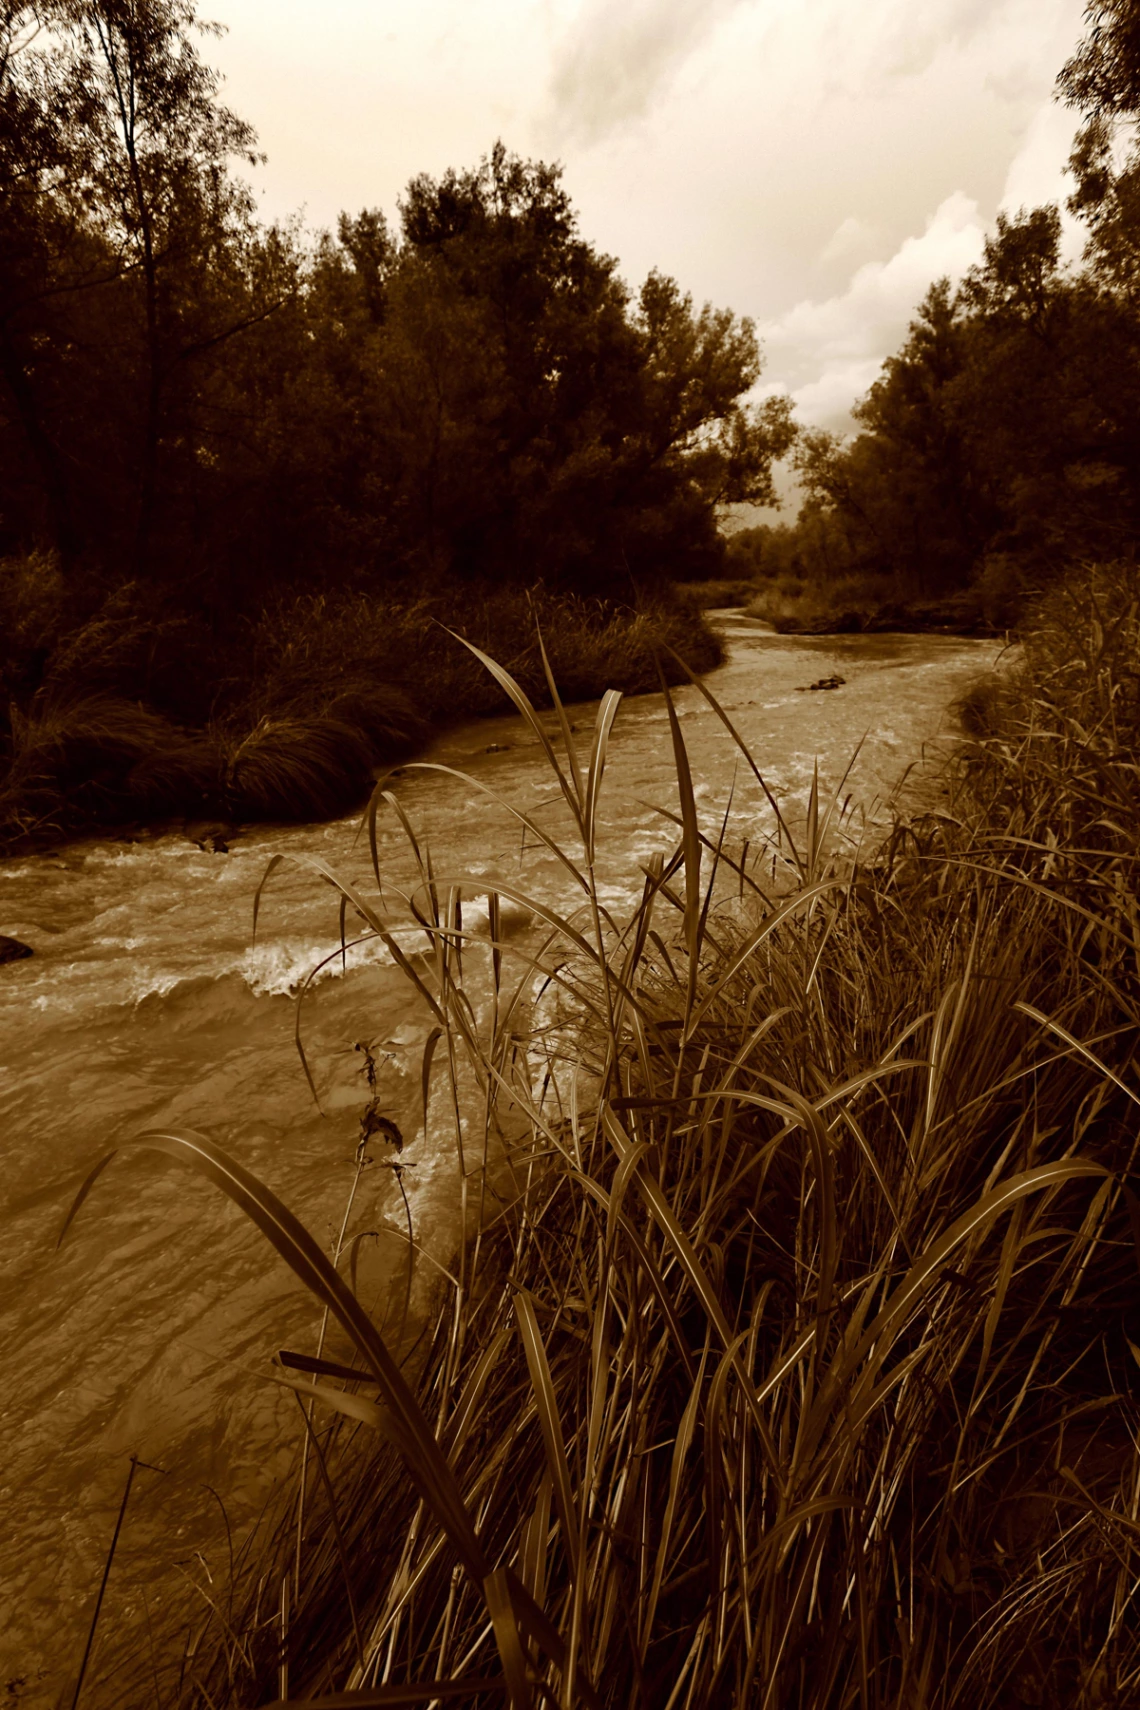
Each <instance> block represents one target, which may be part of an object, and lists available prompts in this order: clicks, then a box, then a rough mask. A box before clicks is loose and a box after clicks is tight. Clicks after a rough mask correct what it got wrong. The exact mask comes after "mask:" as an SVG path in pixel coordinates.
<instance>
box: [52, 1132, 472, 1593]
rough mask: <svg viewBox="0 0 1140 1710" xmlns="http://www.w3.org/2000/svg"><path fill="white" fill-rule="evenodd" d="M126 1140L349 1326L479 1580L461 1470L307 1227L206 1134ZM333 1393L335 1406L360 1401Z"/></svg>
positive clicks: (421, 1477)
mask: <svg viewBox="0 0 1140 1710" xmlns="http://www.w3.org/2000/svg"><path fill="white" fill-rule="evenodd" d="M128 1144H129V1145H132V1146H141V1147H145V1148H147V1149H148V1150H152V1151H157V1152H161V1153H164V1154H165V1155H166V1156H167V1157H169V1158H172V1159H174V1160H175V1161H176V1162H178V1163H182V1164H186V1165H188V1166H189V1167H190V1168H191V1169H193V1170H195V1171H196V1172H197V1173H198V1174H199V1175H202V1176H204V1177H205V1178H206V1179H207V1180H208V1181H211V1182H213V1184H214V1185H215V1186H216V1187H218V1188H220V1189H221V1191H222V1192H223V1193H224V1194H225V1195H226V1196H227V1198H229V1199H230V1200H232V1201H233V1203H234V1204H235V1205H237V1206H238V1207H239V1209H240V1210H241V1211H243V1212H244V1213H245V1215H246V1216H247V1217H248V1218H249V1219H250V1221H251V1222H252V1223H254V1224H256V1226H257V1227H258V1228H259V1229H260V1230H261V1232H262V1234H263V1235H264V1236H265V1238H266V1239H267V1240H268V1241H269V1243H270V1245H271V1246H273V1247H274V1248H275V1249H276V1251H277V1252H278V1253H279V1254H280V1255H281V1257H282V1258H283V1259H284V1260H285V1262H286V1264H287V1265H288V1266H289V1268H290V1269H291V1270H292V1271H293V1273H294V1275H296V1276H297V1277H299V1278H300V1280H301V1281H302V1282H303V1283H304V1284H305V1286H306V1288H308V1290H309V1291H310V1293H311V1294H312V1295H313V1296H314V1297H315V1298H316V1299H317V1300H318V1301H319V1302H320V1303H321V1304H322V1305H323V1306H326V1307H327V1308H328V1309H329V1311H330V1312H331V1313H332V1314H333V1316H334V1317H335V1318H336V1319H337V1321H338V1322H339V1323H340V1324H341V1326H342V1327H343V1329H344V1330H345V1331H347V1333H348V1335H349V1336H350V1337H351V1339H352V1341H353V1342H354V1343H355V1344H356V1347H357V1348H358V1349H359V1351H360V1353H361V1354H362V1355H363V1356H364V1358H365V1360H366V1361H367V1362H368V1364H369V1365H370V1366H371V1368H372V1370H373V1372H374V1373H375V1376H376V1379H377V1381H378V1387H379V1388H380V1390H381V1392H382V1393H383V1395H384V1397H385V1399H386V1401H387V1403H388V1406H389V1408H390V1410H391V1427H390V1430H389V1435H391V1436H392V1437H393V1438H394V1440H395V1442H396V1444H397V1447H398V1448H399V1451H400V1454H401V1455H402V1457H403V1459H404V1462H405V1464H406V1466H407V1468H408V1472H409V1474H410V1475H411V1477H412V1480H413V1482H414V1483H415V1485H416V1487H417V1489H418V1490H419V1492H420V1495H421V1496H422V1497H423V1498H424V1501H425V1502H426V1503H427V1505H428V1507H429V1509H430V1510H431V1511H432V1512H433V1513H434V1514H435V1516H436V1518H437V1519H438V1520H439V1522H440V1524H441V1525H442V1526H443V1527H444V1529H445V1530H446V1532H447V1534H448V1536H449V1537H450V1539H451V1541H452V1544H453V1546H454V1547H455V1549H456V1550H457V1551H458V1553H459V1555H460V1557H461V1559H462V1561H463V1563H464V1565H465V1566H466V1568H467V1570H468V1572H469V1573H470V1574H471V1576H472V1578H473V1579H474V1580H475V1582H476V1584H478V1585H480V1586H481V1585H482V1583H483V1580H484V1579H485V1578H486V1575H487V1572H488V1565H487V1562H486V1558H485V1556H484V1554H483V1551H482V1547H481V1545H480V1543H479V1540H478V1537H477V1535H476V1531H475V1527H474V1524H473V1522H472V1520H471V1516H470V1515H469V1513H468V1512H467V1508H466V1505H465V1503H464V1501H463V1497H462V1494H461V1492H460V1489H459V1486H458V1483H457V1482H456V1479H455V1475H454V1473H453V1472H452V1470H451V1467H450V1466H449V1465H448V1463H447V1461H446V1459H445V1457H444V1455H443V1452H442V1450H441V1449H440V1446H439V1444H438V1442H437V1441H436V1439H435V1436H434V1434H433V1432H432V1430H431V1428H430V1426H429V1425H428V1422H427V1420H426V1419H425V1417H424V1415H423V1412H422V1410H421V1408H420V1406H419V1403H418V1402H417V1401H416V1399H415V1396H414V1395H413V1394H412V1391H411V1389H410V1388H409V1387H408V1383H407V1379H406V1378H405V1377H404V1375H403V1373H402V1372H401V1370H400V1368H399V1366H398V1365H397V1364H396V1361H395V1360H394V1359H393V1357H392V1355H391V1353H390V1352H389V1350H388V1347H387V1345H386V1343H385V1342H384V1339H383V1337H382V1336H381V1335H380V1332H379V1331H378V1330H377V1329H376V1327H375V1325H374V1324H373V1323H372V1321H371V1319H370V1318H369V1317H368V1315H367V1314H366V1313H365V1311H364V1309H363V1308H362V1307H361V1305H360V1302H359V1301H358V1300H357V1299H356V1296H355V1295H354V1294H353V1293H352V1291H351V1290H350V1289H349V1287H348V1285H347V1283H345V1281H344V1279H343V1278H342V1277H341V1276H340V1275H339V1274H338V1273H337V1271H336V1270H335V1268H334V1267H333V1265H332V1264H331V1262H330V1261H329V1259H328V1258H327V1257H326V1255H325V1254H324V1252H323V1251H322V1250H321V1248H320V1247H319V1246H318V1245H317V1243H316V1241H314V1239H313V1237H312V1236H311V1235H310V1233H309V1231H308V1230H307V1229H306V1228H305V1227H304V1225H303V1224H302V1223H301V1222H299V1220H298V1219H297V1218H296V1217H294V1215H293V1213H292V1212H291V1211H290V1210H289V1209H288V1207H287V1206H285V1205H283V1204H282V1202H281V1201H280V1200H279V1199H278V1198H277V1196H276V1194H274V1193H273V1192H272V1191H271V1189H269V1188H268V1187H266V1186H265V1184H264V1183H263V1182H261V1181H259V1180H258V1178H257V1177H256V1176H254V1175H253V1174H252V1173H251V1172H250V1171H249V1170H247V1169H246V1168H245V1167H244V1166H243V1165H242V1164H239V1163H238V1162H237V1160H236V1159H235V1158H232V1157H231V1156H230V1155H229V1154H228V1153H227V1152H225V1151H224V1150H223V1149H222V1147H220V1146H218V1145H216V1144H215V1142H214V1141H212V1140H210V1139H208V1138H207V1137H206V1136H205V1135H204V1134H198V1133H195V1132H194V1131H193V1130H189V1129H187V1130H173V1129H172V1130H154V1131H151V1132H148V1133H145V1134H139V1135H136V1136H135V1137H134V1139H133V1140H132V1141H130V1142H128ZM109 1162H110V1158H109V1157H108V1158H104V1159H103V1160H101V1162H100V1164H99V1165H98V1166H97V1167H96V1169H95V1170H94V1171H92V1172H91V1174H90V1175H89V1176H88V1178H87V1180H86V1181H85V1182H84V1184H83V1187H82V1188H81V1189H80V1192H79V1195H78V1196H77V1198H76V1201H75V1203H73V1205H72V1209H71V1212H70V1213H69V1215H68V1218H67V1220H66V1222H65V1224H64V1230H65V1231H66V1229H67V1227H68V1225H69V1224H70V1222H71V1220H72V1217H73V1216H74V1214H75V1212H76V1210H77V1209H78V1206H79V1204H81V1203H82V1200H83V1198H85V1197H86V1193H87V1192H89V1191H90V1186H91V1184H92V1183H93V1181H94V1180H95V1178H96V1176H97V1175H98V1174H99V1173H100V1171H101V1170H102V1169H103V1168H104V1167H105V1166H106V1164H107V1163H109ZM279 1381H284V1380H279ZM335 1393H336V1395H337V1401H336V1402H335V1403H332V1404H333V1405H340V1404H342V1403H345V1402H349V1401H352V1402H355V1401H359V1400H361V1398H360V1397H355V1396H345V1395H343V1393H342V1392H339V1391H337V1392H335ZM365 1405H371V1404H370V1403H366V1404H365Z"/></svg>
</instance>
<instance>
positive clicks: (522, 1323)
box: [515, 1289, 579, 1578]
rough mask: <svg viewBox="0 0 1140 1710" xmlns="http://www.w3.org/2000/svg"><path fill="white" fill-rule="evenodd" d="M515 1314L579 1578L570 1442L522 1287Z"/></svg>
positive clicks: (574, 1571)
mask: <svg viewBox="0 0 1140 1710" xmlns="http://www.w3.org/2000/svg"><path fill="white" fill-rule="evenodd" d="M515 1317H516V1319H517V1321H518V1327H519V1335H520V1337H521V1338H522V1345H523V1352H524V1353H525V1354H526V1364H527V1370H528V1372H529V1373H530V1383H531V1388H532V1389H533V1391H534V1399H535V1404H536V1406H537V1408H538V1423H539V1427H540V1429H541V1431H542V1441H543V1446H544V1447H545V1449H546V1464H547V1466H548V1467H549V1469H550V1476H551V1479H552V1480H553V1484H554V1501H555V1504H556V1505H557V1508H558V1518H559V1519H560V1520H561V1522H562V1536H563V1538H564V1539H565V1541H566V1555H567V1558H568V1560H569V1564H570V1572H571V1574H572V1575H573V1576H574V1577H575V1578H577V1576H578V1571H579V1561H578V1555H579V1546H578V1518H577V1515H576V1514H575V1512H574V1493H573V1490H572V1489H571V1484H570V1467H569V1464H568V1462H567V1460H566V1443H565V1439H564V1437H563V1435H562V1420H561V1419H560V1417H559V1414H558V1397H557V1395H556V1393H555V1389H554V1380H553V1379H552V1377H551V1375H550V1365H549V1362H548V1361H547V1358H546V1349H545V1347H544V1346H543V1341H542V1334H541V1332H540V1330H539V1328H538V1315H537V1313H536V1312H535V1310H534V1300H533V1297H532V1296H531V1295H530V1294H529V1293H528V1292H527V1290H526V1289H519V1290H518V1291H517V1292H516V1294H515Z"/></svg>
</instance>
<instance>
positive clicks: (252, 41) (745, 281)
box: [203, 0, 1083, 426]
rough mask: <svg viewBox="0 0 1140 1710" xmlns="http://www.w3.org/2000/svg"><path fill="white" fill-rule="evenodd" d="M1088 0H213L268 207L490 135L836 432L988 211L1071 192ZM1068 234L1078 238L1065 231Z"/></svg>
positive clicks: (404, 168)
mask: <svg viewBox="0 0 1140 1710" xmlns="http://www.w3.org/2000/svg"><path fill="white" fill-rule="evenodd" d="M1082 12H1083V0H415V3H412V0H204V5H203V13H204V15H206V16H215V17H217V18H218V19H219V20H220V21H221V22H222V23H224V24H226V25H228V27H229V33H228V35H227V36H226V37H225V38H224V39H223V40H222V41H221V42H208V43H207V44H206V46H205V51H206V53H207V55H208V57H209V58H210V59H211V60H212V61H213V62H214V63H215V64H217V65H218V66H219V67H220V68H221V69H222V70H223V72H224V73H225V76H226V85H225V91H224V94H225V99H226V100H227V102H228V104H229V105H230V106H232V107H233V108H235V109H236V111H237V112H238V113H240V114H241V116H242V117H243V118H246V119H248V120H249V121H250V122H251V123H252V124H254V125H255V126H256V127H257V130H258V132H259V134H260V137H261V145H262V147H263V148H264V149H265V151H266V152H267V154H268V156H269V161H268V165H267V166H266V167H265V168H264V169H263V170H260V171H259V172H258V173H257V174H256V175H255V179H256V184H257V188H258V190H259V192H260V194H261V206H262V211H263V213H264V214H265V216H266V217H267V218H273V217H277V216H281V215H287V214H290V213H294V212H296V211H298V210H303V212H304V217H305V219H306V221H307V222H308V223H309V224H310V225H331V224H332V223H333V222H334V221H335V218H336V215H337V213H338V211H339V210H340V209H341V208H348V209H350V210H352V211H356V210H357V209H359V208H361V207H365V206H380V207H383V208H384V209H385V210H387V211H388V212H389V213H390V214H392V213H394V211H395V204H396V199H397V197H398V195H399V193H400V191H401V189H402V188H403V186H404V185H405V184H406V182H407V180H408V179H409V178H410V177H411V176H412V175H413V174H414V173H417V172H424V171H426V172H429V173H431V174H433V175H438V174H439V173H440V172H442V171H444V170H445V169H446V168H447V167H448V166H456V167H466V166H473V165H475V164H476V163H477V161H478V160H479V158H480V156H481V155H483V154H484V153H486V152H487V150H488V149H489V148H490V146H491V144H492V143H493V142H494V140H495V139H496V137H502V139H503V140H504V142H505V143H506V144H507V145H508V147H510V148H512V149H514V150H516V151H517V152H519V153H521V154H525V155H532V156H540V157H542V158H544V159H556V160H559V161H561V162H562V163H563V165H564V167H565V174H566V177H565V182H566V185H567V188H568V189H569V191H570V194H571V196H572V198H573V200H574V203H575V205H576V206H577V208H578V210H579V213H580V218H581V229H582V233H583V235H584V236H585V237H586V238H588V239H589V240H590V241H591V242H592V243H594V244H595V245H597V246H598V247H599V248H601V249H603V250H605V251H606V252H607V253H609V254H611V255H614V256H616V257H617V259H618V262H619V266H620V270H621V272H622V274H623V276H624V277H625V278H626V279H627V280H629V282H630V283H631V284H634V285H636V284H637V283H638V282H639V281H640V280H641V279H642V278H643V277H644V275H645V274H646V273H647V272H648V270H649V269H650V268H651V267H659V268H661V269H663V270H664V271H665V272H667V273H671V274H673V275H674V276H675V277H676V278H677V279H678V280H679V281H680V282H681V284H682V285H683V286H684V288H685V289H686V290H688V291H691V292H692V294H693V296H694V298H695V299H696V300H697V301H698V302H700V301H703V300H705V299H710V300H711V301H712V302H713V303H715V304H717V305H723V306H728V307H730V308H733V309H735V310H737V311H738V312H739V313H741V314H747V315H751V316H752V317H753V318H754V319H755V321H756V323H757V326H758V328H759V330H760V332H761V335H762V337H763V340H764V344H765V349H766V353H767V365H766V371H765V375H764V381H763V387H764V389H770V390H776V389H779V390H787V391H789V392H791V393H792V395H793V397H794V398H795V400H796V404H797V407H798V411H799V414H800V417H801V419H804V420H806V421H810V422H813V423H815V422H818V423H823V424H826V425H829V426H842V425H843V424H844V422H845V421H847V422H848V425H849V418H847V417H846V411H847V409H848V408H849V406H850V405H851V403H852V402H853V401H854V400H855V399H856V398H857V397H858V396H859V395H860V394H861V393H862V392H864V391H865V390H866V388H867V386H868V385H869V384H870V383H871V381H872V380H873V379H874V377H875V374H876V372H877V370H878V367H879V364H880V363H881V362H882V360H883V358H884V357H885V356H886V355H888V354H889V353H890V352H891V351H892V350H893V349H895V348H897V346H898V344H899V341H900V339H901V338H902V336H903V335H904V333H905V330H906V325H907V321H908V320H909V318H910V315H911V313H912V311H913V309H914V308H915V306H916V305H917V303H918V302H919V300H920V299H921V297H922V296H923V294H924V292H925V290H926V288H927V286H928V285H929V284H930V283H931V281H932V280H934V279H935V278H937V277H938V276H939V275H940V274H942V273H949V274H951V275H952V276H954V277H959V276H960V275H961V274H962V272H963V271H964V270H965V269H966V268H967V267H968V266H969V265H970V264H971V262H973V261H974V260H976V259H977V258H978V256H979V255H980V253H981V246H982V241H983V237H984V234H985V232H986V230H987V229H988V228H991V227H992V223H993V219H994V215H995V214H996V212H997V211H998V209H999V208H1003V207H1004V208H1008V209H1011V210H1016V209H1017V208H1018V207H1020V206H1021V205H1023V204H1028V205H1032V204H1034V203H1038V202H1042V201H1047V200H1056V199H1057V198H1059V197H1063V195H1064V193H1065V191H1064V181H1063V178H1062V170H1063V166H1064V162H1065V159H1066V157H1067V155H1068V151H1069V145H1070V141H1071V138H1072V133H1073V128H1074V124H1073V117H1072V115H1071V114H1070V113H1068V112H1066V111H1065V109H1063V108H1061V107H1058V106H1057V105H1056V104H1055V103H1054V102H1053V100H1052V87H1053V81H1054V78H1055V77H1056V74H1057V72H1058V71H1059V69H1060V67H1061V65H1062V63H1063V62H1064V60H1065V59H1066V58H1067V57H1068V56H1069V54H1070V53H1071V52H1072V50H1073V47H1074V46H1075V44H1076V42H1077V40H1078V38H1079V36H1080V34H1081V19H1082ZM1069 243H1070V246H1071V247H1072V248H1073V250H1074V252H1076V250H1077V249H1078V248H1079V240H1078V238H1077V235H1076V234H1075V233H1070V236H1069Z"/></svg>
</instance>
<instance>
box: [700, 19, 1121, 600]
mask: <svg viewBox="0 0 1140 1710" xmlns="http://www.w3.org/2000/svg"><path fill="white" fill-rule="evenodd" d="M1088 10H1089V23H1090V30H1089V34H1088V36H1087V38H1086V40H1085V42H1084V43H1083V44H1082V46H1081V47H1080V49H1079V50H1078V52H1077V54H1076V55H1075V56H1074V58H1073V59H1072V60H1071V61H1070V63H1069V64H1068V65H1067V66H1066V67H1065V69H1064V71H1063V72H1062V73H1061V77H1060V80H1059V94H1060V95H1061V96H1062V98H1064V99H1065V100H1066V101H1067V102H1068V104H1069V105H1070V106H1073V107H1075V108H1077V109H1078V110H1079V111H1080V113H1081V114H1082V119H1083V122H1082V126H1081V129H1080V131H1079V133H1078V137H1077V141H1076V145H1075V148H1074V151H1073V155H1072V159H1071V161H1070V168H1071V171H1072V173H1073V178H1074V189H1073V193H1072V195H1071V197H1070V200H1069V209H1070V211H1071V212H1072V213H1073V214H1075V215H1076V216H1077V217H1078V218H1079V219H1080V220H1081V221H1082V222H1083V224H1084V227H1085V231H1086V233H1087V242H1086V247H1085V252H1084V257H1083V261H1082V263H1081V265H1080V266H1078V267H1075V268H1066V267H1064V266H1062V265H1061V262H1060V258H1059V251H1060V242H1061V219H1060V213H1059V210H1058V208H1057V207H1056V206H1047V207H1042V208H1033V209H1024V208H1023V209H1022V210H1021V211H1020V212H1019V213H1017V214H1014V215H1008V216H1007V215H1004V214H1002V215H999V216H998V219H997V223H996V230H995V232H994V233H993V235H992V236H991V237H990V238H989V239H988V240H987V242H986V246H985V255H984V258H983V260H982V262H981V263H980V264H979V265H978V266H976V267H974V268H972V269H971V270H970V271H969V273H968V274H967V275H966V278H965V279H964V281H963V283H962V284H961V286H960V287H959V288H958V289H953V288H952V287H951V285H950V282H949V281H948V280H946V279H942V280H939V281H938V282H937V283H935V284H934V285H932V286H931V288H930V290H929V292H928V293H927V295H926V298H925V300H924V302H923V303H922V305H921V307H920V309H919V311H918V314H917V316H916V319H915V320H914V321H913V323H912V324H911V327H910V332H909V336H908V337H907V339H906V342H905V343H904V345H903V347H902V349H901V350H900V351H899V352H898V354H897V355H895V356H893V357H891V358H890V359H889V360H888V361H887V362H886V363H885V365H884V367H883V370H882V373H881V375H880V377H879V379H878V380H877V381H876V382H875V384H874V385H873V386H872V387H871V389H870V391H869V392H868V393H867V395H866V396H865V398H863V399H862V400H861V402H860V403H859V404H858V405H857V406H856V408H855V410H854V415H855V419H856V422H857V424H858V428H857V431H856V433H855V434H854V435H852V436H850V437H847V438H841V437H840V436H838V435H835V434H831V433H826V432H803V433H801V434H800V436H799V438H798V442H797V445H796V448H795V451H794V454H793V457H794V463H795V467H796V469H797V472H798V474H799V477H800V480H801V482H802V483H803V487H804V489H805V491H806V499H805V502H804V504H803V507H802V509H801V512H800V516H799V518H798V520H797V522H796V523H795V524H792V525H784V526H777V527H776V528H760V529H750V530H745V531H743V532H741V533H740V534H738V535H737V536H735V537H734V539H733V541H732V543H731V547H730V561H731V573H733V574H736V575H753V576H760V577H762V578H765V579H773V578H784V579H786V580H788V581H791V582H793V583H794V582H795V581H796V580H797V579H798V580H799V581H801V582H805V583H806V584H808V585H809V586H811V587H812V588H815V589H820V588H821V587H825V586H826V585H829V584H831V585H834V584H837V583H841V582H844V581H846V582H847V584H848V586H849V588H851V589H854V588H855V584H856V583H857V582H858V581H859V580H860V579H864V580H866V579H871V581H872V583H873V584H877V585H878V586H879V587H880V589H881V588H882V587H883V586H884V585H885V586H887V587H889V588H890V589H893V591H894V594H895V596H896V597H899V596H901V597H904V598H909V599H918V600H923V599H925V600H937V599H940V598H944V597H945V596H946V595H952V594H954V593H956V592H958V591H960V590H967V589H972V590H974V591H975V593H976V594H977V596H978V598H979V600H980V601H981V602H982V603H983V604H985V605H986V606H987V607H988V608H989V610H990V612H991V613H992V615H993V616H994V618H995V620H1000V621H1004V620H1008V618H1009V617H1010V616H1012V615H1016V611H1017V609H1018V606H1019V603H1020V600H1021V598H1022V596H1023V593H1024V591H1025V590H1026V589H1027V588H1037V587H1040V586H1042V585H1044V584H1047V583H1048V582H1050V581H1051V580H1053V579H1054V578H1055V577H1056V576H1057V575H1058V574H1061V573H1063V572H1064V570H1065V569H1066V567H1067V566H1068V565H1069V564H1071V563H1073V562H1074V561H1086V562H1087V561H1090V560H1094V559H1106V558H1114V557H1130V556H1131V555H1133V554H1134V552H1135V550H1136V545H1137V541H1138V539H1140V156H1138V154H1137V152H1136V149H1135V146H1134V145H1129V144H1128V142H1127V140H1126V139H1127V135H1128V134H1131V129H1132V124H1133V121H1134V120H1135V118H1136V116H1137V112H1138V110H1140V78H1138V72H1137V68H1138V67H1140V5H1138V4H1137V0H1111V3H1109V4H1094V5H1091V6H1090V7H1089V9H1088ZM883 579H886V582H885V584H884V580H883Z"/></svg>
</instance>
